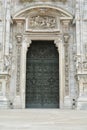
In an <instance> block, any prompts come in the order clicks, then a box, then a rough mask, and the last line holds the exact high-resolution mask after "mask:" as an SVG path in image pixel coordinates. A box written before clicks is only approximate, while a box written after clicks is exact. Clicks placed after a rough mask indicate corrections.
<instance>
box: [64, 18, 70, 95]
mask: <svg viewBox="0 0 87 130" xmlns="http://www.w3.org/2000/svg"><path fill="white" fill-rule="evenodd" d="M69 23H70V21H69V20H65V21H63V33H64V35H63V39H64V45H65V96H68V95H69V38H70V35H69Z"/></svg>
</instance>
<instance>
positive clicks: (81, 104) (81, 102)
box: [77, 96, 87, 110]
mask: <svg viewBox="0 0 87 130" xmlns="http://www.w3.org/2000/svg"><path fill="white" fill-rule="evenodd" d="M77 109H78V110H83V109H84V110H87V96H80V97H79V98H78V100H77Z"/></svg>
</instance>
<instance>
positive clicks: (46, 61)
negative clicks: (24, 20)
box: [26, 41, 59, 108]
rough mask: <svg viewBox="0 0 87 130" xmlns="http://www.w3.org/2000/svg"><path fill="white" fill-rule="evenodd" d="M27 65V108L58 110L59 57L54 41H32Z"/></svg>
mask: <svg viewBox="0 0 87 130" xmlns="http://www.w3.org/2000/svg"><path fill="white" fill-rule="evenodd" d="M26 65H27V66H26V108H58V107H59V55H58V52H57V49H56V47H55V45H54V43H53V41H32V44H31V47H30V48H29V50H28V52H27V64H26Z"/></svg>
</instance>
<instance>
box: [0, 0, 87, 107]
mask: <svg viewBox="0 0 87 130" xmlns="http://www.w3.org/2000/svg"><path fill="white" fill-rule="evenodd" d="M86 8H87V0H73V1H71V0H55V1H54V0H47V1H46V0H0V108H14V109H15V108H21V109H25V95H26V93H25V88H26V84H25V83H26V53H27V50H28V48H29V47H30V45H31V44H32V40H53V41H54V44H55V46H56V47H57V50H58V52H59V79H60V81H59V86H60V90H59V92H60V109H87V9H86Z"/></svg>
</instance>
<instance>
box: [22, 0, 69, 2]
mask: <svg viewBox="0 0 87 130" xmlns="http://www.w3.org/2000/svg"><path fill="white" fill-rule="evenodd" d="M35 1H36V2H37V1H38V2H39V1H40V2H41V1H42V2H47V1H48V2H49V1H51V2H52V1H53V2H58V1H59V2H66V1H67V0H55V1H54V0H20V2H35Z"/></svg>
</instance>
